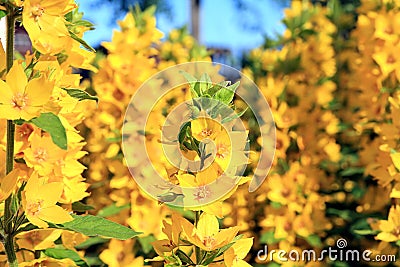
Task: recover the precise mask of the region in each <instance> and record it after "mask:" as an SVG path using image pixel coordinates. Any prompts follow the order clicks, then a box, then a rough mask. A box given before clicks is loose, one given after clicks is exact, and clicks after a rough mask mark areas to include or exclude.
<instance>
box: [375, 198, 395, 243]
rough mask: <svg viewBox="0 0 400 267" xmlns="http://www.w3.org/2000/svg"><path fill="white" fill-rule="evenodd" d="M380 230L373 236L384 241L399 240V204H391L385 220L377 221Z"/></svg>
mask: <svg viewBox="0 0 400 267" xmlns="http://www.w3.org/2000/svg"><path fill="white" fill-rule="evenodd" d="M379 229H380V230H381V231H382V232H380V233H379V234H378V235H377V236H376V237H375V238H376V239H378V240H382V241H386V242H394V241H398V240H400V206H399V205H396V206H392V207H391V208H390V211H389V218H388V219H387V220H381V221H379Z"/></svg>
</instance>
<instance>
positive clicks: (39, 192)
mask: <svg viewBox="0 0 400 267" xmlns="http://www.w3.org/2000/svg"><path fill="white" fill-rule="evenodd" d="M43 179H44V178H39V177H38V175H37V174H36V173H33V174H32V176H31V177H30V178H29V180H28V183H27V184H26V186H25V189H24V198H23V201H22V205H23V208H24V211H25V215H26V217H27V219H28V220H29V221H30V222H31V223H32V224H34V225H36V226H38V227H40V228H47V227H48V224H47V222H51V223H56V224H57V223H65V222H68V221H72V217H71V215H69V213H68V212H67V211H66V210H64V209H63V208H61V207H59V206H57V205H56V203H57V201H58V200H59V199H60V198H61V194H62V192H63V187H64V185H63V184H62V183H59V182H53V183H47V184H46V183H43ZM46 221H47V222H46Z"/></svg>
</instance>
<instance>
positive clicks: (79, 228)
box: [61, 215, 141, 240]
mask: <svg viewBox="0 0 400 267" xmlns="http://www.w3.org/2000/svg"><path fill="white" fill-rule="evenodd" d="M72 216H73V217H74V220H72V221H70V222H66V223H63V224H62V225H61V226H62V228H64V229H67V230H70V231H75V232H78V233H82V234H84V235H87V236H103V237H110V238H116V239H119V240H126V239H129V238H133V237H135V236H138V235H140V234H141V233H140V232H135V231H134V230H132V229H131V228H128V227H126V226H123V225H120V224H118V223H115V222H112V221H109V220H107V219H104V218H102V217H97V216H93V215H86V216H78V215H72Z"/></svg>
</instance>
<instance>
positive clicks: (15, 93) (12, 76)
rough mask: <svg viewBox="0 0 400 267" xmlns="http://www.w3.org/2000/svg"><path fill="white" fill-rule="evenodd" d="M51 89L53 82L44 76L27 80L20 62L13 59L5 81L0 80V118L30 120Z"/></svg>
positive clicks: (48, 96)
mask: <svg viewBox="0 0 400 267" xmlns="http://www.w3.org/2000/svg"><path fill="white" fill-rule="evenodd" d="M52 90H53V82H49V81H47V79H46V77H44V76H41V77H39V78H35V79H32V80H30V81H29V82H28V79H27V77H26V75H25V72H24V69H23V68H22V65H21V63H19V62H18V61H15V62H14V65H13V66H12V68H11V69H10V71H9V72H8V74H7V76H6V82H4V81H2V80H0V118H5V119H10V120H17V119H24V120H30V119H32V118H34V117H37V116H39V115H40V111H41V110H42V107H43V105H44V104H46V102H47V101H49V98H50V95H51V92H52Z"/></svg>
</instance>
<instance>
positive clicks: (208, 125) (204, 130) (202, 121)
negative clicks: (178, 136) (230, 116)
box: [191, 117, 222, 141]
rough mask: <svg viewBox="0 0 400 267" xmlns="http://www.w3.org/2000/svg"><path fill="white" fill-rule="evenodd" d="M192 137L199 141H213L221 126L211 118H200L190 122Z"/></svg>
mask: <svg viewBox="0 0 400 267" xmlns="http://www.w3.org/2000/svg"><path fill="white" fill-rule="evenodd" d="M191 128H192V135H193V137H194V138H196V139H197V140H199V141H202V140H204V139H206V138H209V139H212V140H213V139H215V137H216V136H217V134H218V133H219V132H221V131H222V126H221V124H220V123H218V122H217V121H215V120H213V119H211V118H205V117H200V118H197V119H194V120H192V122H191Z"/></svg>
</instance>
